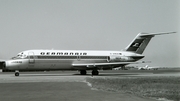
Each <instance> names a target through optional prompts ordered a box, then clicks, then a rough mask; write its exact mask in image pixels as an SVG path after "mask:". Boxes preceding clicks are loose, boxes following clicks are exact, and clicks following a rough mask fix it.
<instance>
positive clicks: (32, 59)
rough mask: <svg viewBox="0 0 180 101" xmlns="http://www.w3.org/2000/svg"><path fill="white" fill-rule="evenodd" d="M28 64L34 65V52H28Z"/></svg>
mask: <svg viewBox="0 0 180 101" xmlns="http://www.w3.org/2000/svg"><path fill="white" fill-rule="evenodd" d="M28 55H29V64H34V63H35V60H34V52H29V53H28Z"/></svg>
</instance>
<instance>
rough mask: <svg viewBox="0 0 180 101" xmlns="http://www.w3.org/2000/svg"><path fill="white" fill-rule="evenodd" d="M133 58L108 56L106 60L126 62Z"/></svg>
mask: <svg viewBox="0 0 180 101" xmlns="http://www.w3.org/2000/svg"><path fill="white" fill-rule="evenodd" d="M132 60H133V59H132V58H131V57H127V56H109V57H108V58H107V61H108V62H125V61H126V62H127V61H132Z"/></svg>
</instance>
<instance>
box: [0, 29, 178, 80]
mask: <svg viewBox="0 0 180 101" xmlns="http://www.w3.org/2000/svg"><path fill="white" fill-rule="evenodd" d="M172 33H175V32H167V33H139V34H138V35H137V36H136V37H135V38H134V39H133V40H132V42H131V43H130V44H129V45H128V46H127V47H126V48H125V49H124V50H122V51H92V50H42V49H38V50H26V51H23V52H20V53H18V54H17V56H15V57H13V58H12V59H10V60H6V61H1V64H2V65H3V69H7V70H15V76H19V75H20V74H19V71H20V70H79V71H80V74H81V75H86V74H87V73H86V70H92V75H98V74H99V72H98V70H99V69H108V68H116V67H124V66H125V65H128V64H135V63H138V62H137V61H138V60H140V59H142V58H144V57H145V56H144V55H142V53H143V52H144V50H145V48H146V46H147V45H148V43H149V42H150V40H151V38H152V37H154V36H155V35H163V34H172Z"/></svg>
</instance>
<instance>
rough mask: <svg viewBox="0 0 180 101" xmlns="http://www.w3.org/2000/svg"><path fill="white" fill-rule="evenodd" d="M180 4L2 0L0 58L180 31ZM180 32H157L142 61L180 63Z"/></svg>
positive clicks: (118, 45) (107, 45)
mask: <svg viewBox="0 0 180 101" xmlns="http://www.w3.org/2000/svg"><path fill="white" fill-rule="evenodd" d="M179 6H180V1H178V0H0V38H1V39H0V45H1V48H0V58H1V59H8V58H11V57H13V56H15V55H16V54H17V53H19V52H21V51H24V50H29V49H60V50H71V49H72V50H122V49H124V48H125V47H126V46H127V45H128V44H129V43H130V42H131V41H132V39H133V38H134V37H135V36H136V35H137V34H138V33H139V32H169V31H177V32H178V31H179V32H180V28H179V27H180V26H178V25H179V23H180V20H178V19H179V18H180V16H179V15H180V13H179V12H180V7H179ZM178 7H179V8H178ZM178 13H179V14H178ZM179 32H178V33H176V34H172V35H161V36H156V37H154V38H153V39H152V40H151V42H150V43H149V45H148V46H147V48H146V50H145V52H144V53H143V54H144V55H145V56H146V57H145V58H144V59H143V60H150V61H152V63H151V64H149V65H151V66H180V53H179V51H180V41H178V40H180V35H179ZM143 65H145V64H143Z"/></svg>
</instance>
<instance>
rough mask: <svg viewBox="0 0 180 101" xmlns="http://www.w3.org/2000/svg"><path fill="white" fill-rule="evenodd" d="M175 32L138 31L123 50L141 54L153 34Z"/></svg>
mask: <svg viewBox="0 0 180 101" xmlns="http://www.w3.org/2000/svg"><path fill="white" fill-rule="evenodd" d="M172 33H176V32H167V33H166V32H165V33H139V34H138V35H137V36H136V37H135V38H134V39H133V41H132V42H131V43H130V44H129V45H128V46H127V47H126V48H125V51H131V52H135V53H138V54H142V53H143V52H144V50H145V48H146V46H147V45H148V43H149V42H150V40H151V38H152V37H154V36H155V35H163V34H172Z"/></svg>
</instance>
